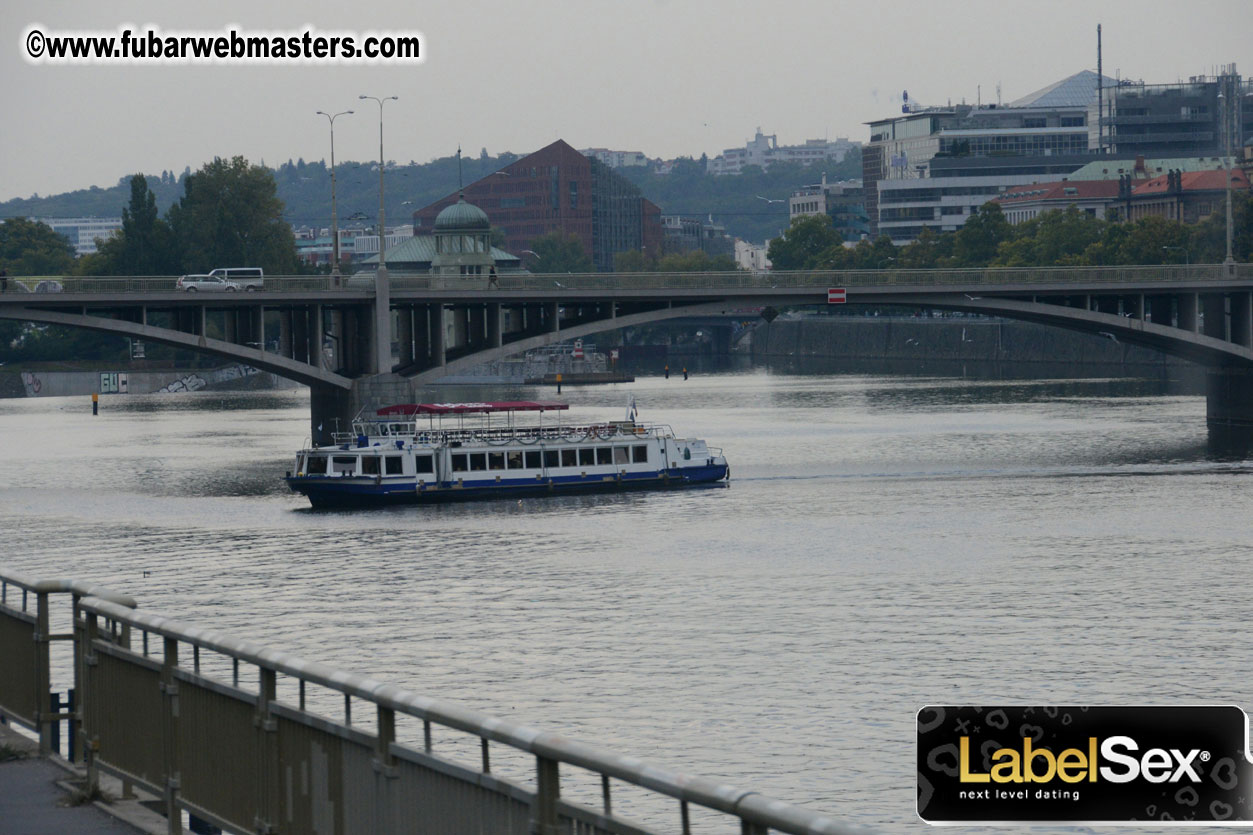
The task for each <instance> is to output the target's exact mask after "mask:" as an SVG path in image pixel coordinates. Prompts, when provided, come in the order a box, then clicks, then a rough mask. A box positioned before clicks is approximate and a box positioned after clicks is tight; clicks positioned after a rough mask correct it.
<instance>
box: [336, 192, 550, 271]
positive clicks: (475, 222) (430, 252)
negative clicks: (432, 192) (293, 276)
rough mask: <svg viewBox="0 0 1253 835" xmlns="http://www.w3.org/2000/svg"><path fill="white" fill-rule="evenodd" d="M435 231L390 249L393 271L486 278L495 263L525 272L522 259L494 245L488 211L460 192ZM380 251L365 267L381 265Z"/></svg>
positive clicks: (504, 268) (389, 263) (499, 267)
mask: <svg viewBox="0 0 1253 835" xmlns="http://www.w3.org/2000/svg"><path fill="white" fill-rule="evenodd" d="M432 231H433V232H434V234H431V235H414V236H413V237H412V238H408V239H407V240H405V241H404V242H402V243H399V244H397V245H396V246H393V247H389V248H388V250H387V266H388V268H389V269H390V270H391V271H392V272H408V273H425V272H430V273H431V274H432V275H443V276H454V275H462V276H466V277H467V278H469V277H472V276H480V277H483V278H486V277H487V275H488V274H489V273H490V272H491V269H492V267H495V268H496V272H497V274H499V275H507V274H510V273H513V274H516V273H525V272H526V269H525V268H524V267H523V266H522V260H521V259H520V258H518V256H516V255H510V254H509V253H508V252H505V251H504V250H503V249H497V248H496V247H494V246H492V224H491V221H490V220H488V218H487V213H486V212H484V211H483V210H482V209H480V208H479V207H478V206H475V205H473V204H472V203H467V202H466V200H465V196H464V195H461V196H460V198H459V199H458V200H457V202H456V203H452V204H449V205H448V206H445V207H444V209H443V210H442V211H440V213H439V215H438V217H436V219H435V224H434V228H433V230H432ZM378 262H379V257H378V255H372V256H370V257H369V258H366V259H364V260H363V261H361V266H362V268H363V269H365V270H370V269H376V268H377V267H378Z"/></svg>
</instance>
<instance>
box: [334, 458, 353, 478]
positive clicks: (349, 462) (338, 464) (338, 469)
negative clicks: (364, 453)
mask: <svg viewBox="0 0 1253 835" xmlns="http://www.w3.org/2000/svg"><path fill="white" fill-rule="evenodd" d="M356 471H357V456H355V455H336V456H334V457H333V458H332V459H331V472H332V473H335V474H337V475H338V474H339V473H355V472H356Z"/></svg>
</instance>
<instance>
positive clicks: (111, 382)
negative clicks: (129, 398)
mask: <svg viewBox="0 0 1253 835" xmlns="http://www.w3.org/2000/svg"><path fill="white" fill-rule="evenodd" d="M100 393H101V394H129V393H130V377H129V375H128V374H127V373H126V372H125V371H102V372H101V373H100Z"/></svg>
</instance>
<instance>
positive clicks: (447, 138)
mask: <svg viewBox="0 0 1253 835" xmlns="http://www.w3.org/2000/svg"><path fill="white" fill-rule="evenodd" d="M279 5H281V7H282V8H287V9H291V11H287V12H283V11H276V10H274V8H273V7H274V6H279ZM1097 23H1101V24H1103V27H1104V47H1105V70H1106V73H1107V74H1108V75H1111V76H1113V75H1116V74H1118V73H1121V74H1122V76H1123V77H1132V78H1143V79H1144V80H1146V81H1150V82H1168V81H1176V80H1178V79H1180V78H1186V77H1188V76H1191V75H1198V74H1211V73H1213V72H1214V70H1215V68H1216V67H1217V65H1219V64H1225V63H1230V62H1236V63H1237V64H1238V67H1239V69H1240V71H1241V72H1243V73H1244V74H1245V75H1246V76H1247V75H1249V74H1251V73H1253V39H1251V38H1250V35H1249V32H1250V29H1251V27H1253V2H1250V0H1190V2H1179V0H1118V1H1117V2H1114V1H1113V0H1106V1H1103V0H1049V2H1034V3H1026V2H1016V1H1015V0H952V1H951V2H945V3H941V2H935V0H927V2H913V1H912V0H897V1H896V2H884V3H873V2H866V0H857V2H851V0H849V1H847V2H845V1H844V0H841V1H840V2H834V1H833V0H788V2H782V3H773V4H767V3H762V2H740V0H711V1H710V2H703V0H702V1H701V2H697V1H696V0H638V2H631V0H544V2H524V0H465V2H451V3H429V4H424V3H419V2H413V0H406V2H398V0H374V2H366V3H354V4H348V3H344V2H342V0H339V1H337V2H321V1H320V0H304V1H303V2H301V3H285V4H268V3H258V2H256V0H251V2H235V0H218V2H214V3H200V4H196V6H195V7H193V6H190V5H183V4H175V3H170V2H119V0H113V2H109V0H103V2H92V3H87V2H49V0H40V2H31V0H3V4H2V5H0V30H2V32H3V38H2V40H0V44H2V46H0V79H3V84H0V148H2V151H3V152H2V153H0V200H4V199H9V198H12V197H28V196H30V195H31V194H32V193H35V192H38V193H39V194H42V195H47V194H55V193H59V192H63V191H68V190H72V189H77V188H86V187H89V186H92V185H98V186H110V185H112V184H114V183H116V182H117V180H118V179H119V178H120V177H123V176H126V175H129V174H131V173H134V172H137V171H142V172H145V173H159V172H160V171H161V170H162V169H170V170H173V171H176V172H181V171H182V170H183V168H184V167H186V166H191V168H192V169H193V170H195V169H196V168H198V167H200V166H201V165H202V164H204V163H205V162H206V161H208V160H211V159H212V158H213V157H215V156H222V157H230V156H234V155H237V154H239V155H243V156H245V157H247V158H248V159H249V160H251V161H253V162H260V161H264V162H266V163H267V164H270V165H276V164H278V163H281V162H285V161H286V160H288V159H296V158H299V157H303V158H304V159H306V160H317V159H324V158H329V134H328V131H327V125H326V121H325V119H323V117H321V116H317V115H315V111H317V110H331V111H332V112H333V111H337V110H347V109H355V110H356V111H357V112H356V114H355V115H353V116H349V117H344V118H342V119H341V120H339V121H337V122H336V131H335V140H336V143H335V151H336V158H337V160H338V161H343V160H367V159H374V158H377V155H378V109H377V106H376V105H374V104H373V103H371V102H359V101H358V100H357V96H358V95H360V94H367V95H374V96H390V95H396V96H399V97H400V99H399V101H396V102H389V103H388V105H387V107H386V110H385V151H386V156H387V157H388V158H389V159H394V160H396V161H398V162H408V161H409V160H415V161H417V162H426V161H429V160H431V159H433V158H435V157H440V156H446V155H449V154H452V153H454V152H455V151H456V148H457V145H458V144H460V145H461V146H462V148H463V150H464V152H465V153H468V154H472V155H477V154H478V152H479V150H480V149H481V148H484V147H486V148H487V149H488V151H489V152H491V153H492V154H496V153H499V152H501V151H513V152H516V153H523V152H527V151H532V150H535V149H537V148H539V147H542V146H543V145H546V144H548V143H549V142H551V141H552V140H553V139H555V138H557V137H561V138H563V139H565V140H566V141H568V142H570V143H571V144H572V145H574V146H575V147H577V148H583V147H588V146H596V147H610V148H614V149H618V150H637V151H643V152H644V153H645V154H647V155H649V156H650V157H673V156H678V155H685V154H690V155H693V156H699V155H700V154H701V153H702V152H703V153H708V154H709V155H711V156H712V155H714V154H716V153H718V152H719V151H720V150H722V149H723V148H727V147H733V146H737V145H742V144H743V143H744V142H745V141H746V140H747V139H749V138H750V137H751V136H752V135H753V132H754V130H755V129H756V128H757V127H758V126H761V128H762V130H763V131H764V132H766V133H768V134H769V133H774V134H777V135H778V138H779V142H780V143H781V144H795V143H800V142H802V141H804V140H805V139H809V138H818V137H824V136H829V137H833V138H834V137H837V136H847V137H849V138H851V139H856V140H862V141H864V140H865V139H866V138H867V131H866V128H865V126H864V125H863V124H862V123H863V122H866V121H868V120H871V119H876V118H881V117H884V116H887V115H890V114H892V113H893V112H899V110H900V96H901V91H902V90H908V91H909V95H910V98H911V99H912V100H915V101H917V102H921V103H923V104H942V103H944V102H945V101H947V100H949V99H952V100H954V101H958V100H960V99H962V98H965V99H966V100H968V101H971V102H973V101H974V100H975V98H976V95H977V94H978V87H979V85H982V95H983V99H984V101H995V99H996V85H997V84H998V83H999V84H1000V85H1001V97H1002V99H1004V100H1005V101H1010V100H1012V99H1015V98H1018V97H1020V96H1023V95H1025V94H1027V93H1029V92H1031V91H1033V90H1035V89H1038V88H1040V87H1043V86H1045V85H1047V84H1050V83H1052V82H1054V81H1057V80H1059V79H1061V78H1064V77H1065V76H1068V75H1070V74H1072V73H1075V72H1077V71H1079V70H1082V69H1085V68H1086V69H1095V68H1096V25H1097ZM33 24H40V25H41V26H42V28H43V29H44V30H45V31H46V32H52V31H54V30H103V31H105V32H112V31H114V30H116V29H117V28H118V27H119V26H120V25H122V24H135V26H136V28H138V27H141V26H145V25H147V24H155V25H156V26H158V27H159V28H161V29H162V30H166V31H170V30H220V29H223V28H224V27H226V26H228V25H229V24H236V25H237V26H238V27H240V28H242V29H246V30H253V31H256V32H265V31H269V30H296V29H303V28H304V27H305V25H306V24H309V25H312V26H313V27H315V28H317V29H320V30H324V31H336V30H340V31H350V32H359V33H364V32H368V31H379V32H386V31H392V30H416V31H419V32H421V33H422V34H423V35H424V36H425V46H426V55H427V58H426V61H425V63H423V64H421V65H418V66H412V65H398V64H392V65H388V64H381V65H371V66H354V67H348V66H345V65H342V64H334V63H330V62H327V63H323V64H319V65H302V66H282V67H280V66H229V65H199V66H188V65H148V66H116V65H114V66H101V65H76V66H57V67H53V66H48V65H31V64H28V63H26V61H25V60H24V59H23V51H24V50H23V35H24V33H25V32H26V30H27V29H28V28H29V27H30V26H32V25H33ZM363 104H364V105H368V107H362V106H361V105H363Z"/></svg>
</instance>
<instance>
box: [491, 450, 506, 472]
mask: <svg viewBox="0 0 1253 835" xmlns="http://www.w3.org/2000/svg"><path fill="white" fill-rule="evenodd" d="M504 468H505V454H504V453H503V452H489V453H487V469H489V470H503V469H504Z"/></svg>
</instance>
